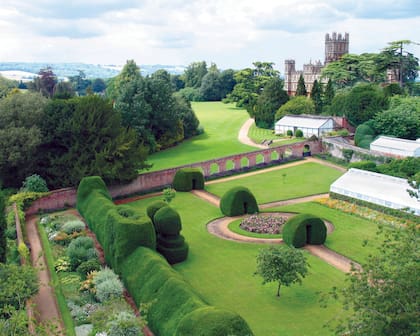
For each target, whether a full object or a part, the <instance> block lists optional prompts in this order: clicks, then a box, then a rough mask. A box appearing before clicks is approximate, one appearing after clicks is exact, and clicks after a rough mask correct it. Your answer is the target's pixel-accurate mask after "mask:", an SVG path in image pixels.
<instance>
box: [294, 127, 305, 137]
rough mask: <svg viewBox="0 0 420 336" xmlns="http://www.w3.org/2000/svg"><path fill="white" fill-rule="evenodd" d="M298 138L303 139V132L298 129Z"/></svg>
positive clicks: (296, 135) (296, 133)
mask: <svg viewBox="0 0 420 336" xmlns="http://www.w3.org/2000/svg"><path fill="white" fill-rule="evenodd" d="M295 137H296V138H303V132H302V131H301V130H300V129H297V130H296V132H295Z"/></svg>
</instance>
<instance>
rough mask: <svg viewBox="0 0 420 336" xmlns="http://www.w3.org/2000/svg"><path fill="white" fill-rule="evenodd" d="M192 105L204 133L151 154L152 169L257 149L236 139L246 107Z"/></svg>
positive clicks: (217, 103)
mask: <svg viewBox="0 0 420 336" xmlns="http://www.w3.org/2000/svg"><path fill="white" fill-rule="evenodd" d="M192 107H193V109H194V111H195V113H196V115H197V117H198V119H199V120H200V125H201V126H203V127H204V133H203V134H201V135H198V136H195V137H193V138H191V139H189V140H186V141H184V142H183V143H181V144H179V145H177V146H176V147H173V148H170V149H167V150H164V151H161V152H158V153H155V154H152V155H150V156H149V158H148V162H149V163H152V164H153V167H152V169H151V170H152V171H154V170H161V169H166V168H171V167H176V166H180V165H184V164H188V163H194V162H200V161H205V160H210V159H215V158H219V157H223V156H228V155H233V154H238V153H244V152H249V151H253V150H256V148H255V147H250V146H247V145H244V144H242V143H240V142H239V141H238V133H239V130H240V128H241V127H242V125H243V124H244V122H245V121H246V120H247V119H248V118H249V115H248V113H247V112H246V111H245V110H242V109H238V108H236V107H235V106H234V105H233V104H223V103H221V102H201V103H192Z"/></svg>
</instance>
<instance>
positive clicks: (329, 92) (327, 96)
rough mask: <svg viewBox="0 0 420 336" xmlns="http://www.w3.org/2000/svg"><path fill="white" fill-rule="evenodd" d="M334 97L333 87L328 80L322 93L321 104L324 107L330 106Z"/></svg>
mask: <svg viewBox="0 0 420 336" xmlns="http://www.w3.org/2000/svg"><path fill="white" fill-rule="evenodd" d="M334 96H335V92H334V87H333V83H332V81H331V79H328V82H327V86H326V87H325V91H324V101H323V104H324V106H325V105H328V106H329V105H331V103H332V101H333V99H334Z"/></svg>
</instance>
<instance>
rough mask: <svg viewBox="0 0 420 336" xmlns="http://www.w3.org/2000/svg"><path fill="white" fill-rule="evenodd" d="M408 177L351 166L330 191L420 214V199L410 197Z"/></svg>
mask: <svg viewBox="0 0 420 336" xmlns="http://www.w3.org/2000/svg"><path fill="white" fill-rule="evenodd" d="M407 189H412V188H411V187H410V185H409V184H408V182H407V180H406V179H402V178H399V177H393V176H389V175H384V174H378V173H373V172H369V171H366V170H360V169H355V168H351V169H350V170H349V171H347V172H346V173H345V174H344V175H342V176H341V177H340V178H339V179H337V180H336V181H335V182H334V183H333V184H332V185H331V187H330V191H331V192H334V193H337V194H341V195H345V196H349V197H352V198H356V199H360V200H363V201H367V202H370V203H375V204H379V205H382V206H385V207H388V208H393V209H404V208H405V209H406V208H409V209H410V211H413V212H414V213H415V214H416V215H418V216H420V201H418V200H417V199H416V198H413V197H410V195H409V194H408V192H407Z"/></svg>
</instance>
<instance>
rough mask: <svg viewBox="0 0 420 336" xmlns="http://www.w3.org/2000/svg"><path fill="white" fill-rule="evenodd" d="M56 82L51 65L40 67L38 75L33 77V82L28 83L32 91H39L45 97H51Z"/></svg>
mask: <svg viewBox="0 0 420 336" xmlns="http://www.w3.org/2000/svg"><path fill="white" fill-rule="evenodd" d="M56 84H57V76H56V75H55V74H54V72H53V71H52V69H51V67H47V68H45V69H41V70H40V71H39V73H38V77H37V78H35V79H34V81H33V83H31V84H30V85H29V87H28V88H29V89H30V90H32V91H37V92H40V93H41V94H42V95H43V96H45V97H52V96H53V93H54V87H55V85H56Z"/></svg>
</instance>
